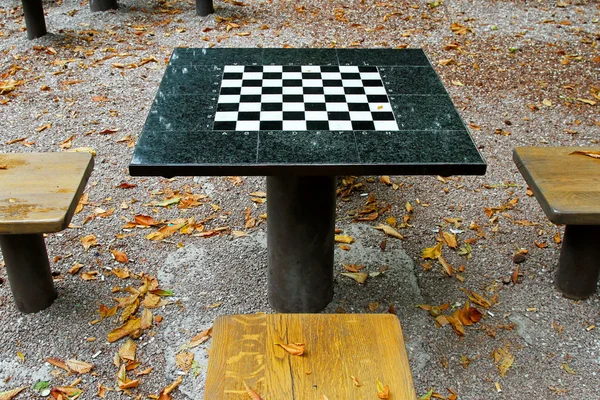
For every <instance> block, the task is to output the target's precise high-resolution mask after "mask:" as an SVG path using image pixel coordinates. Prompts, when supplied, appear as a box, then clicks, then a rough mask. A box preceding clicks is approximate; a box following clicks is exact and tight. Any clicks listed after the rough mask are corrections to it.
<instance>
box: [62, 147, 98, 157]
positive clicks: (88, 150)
mask: <svg viewBox="0 0 600 400" xmlns="http://www.w3.org/2000/svg"><path fill="white" fill-rule="evenodd" d="M67 151H68V152H69V153H90V154H91V155H93V156H95V155H96V150H94V149H93V148H92V147H77V148H76V149H69V150H67Z"/></svg>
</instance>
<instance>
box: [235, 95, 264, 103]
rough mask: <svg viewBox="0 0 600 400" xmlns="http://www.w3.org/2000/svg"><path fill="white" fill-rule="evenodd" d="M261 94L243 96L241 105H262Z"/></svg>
mask: <svg viewBox="0 0 600 400" xmlns="http://www.w3.org/2000/svg"><path fill="white" fill-rule="evenodd" d="M260 100H261V95H260V94H243V95H241V96H240V103H260Z"/></svg>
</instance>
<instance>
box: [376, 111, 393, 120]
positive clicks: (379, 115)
mask: <svg viewBox="0 0 600 400" xmlns="http://www.w3.org/2000/svg"><path fill="white" fill-rule="evenodd" d="M371 115H372V116H373V121H393V120H394V114H393V113H391V112H389V111H373V112H371Z"/></svg>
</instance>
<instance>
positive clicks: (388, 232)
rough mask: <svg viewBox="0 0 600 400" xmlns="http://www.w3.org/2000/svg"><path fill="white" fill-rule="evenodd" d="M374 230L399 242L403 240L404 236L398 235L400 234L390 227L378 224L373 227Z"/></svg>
mask: <svg viewBox="0 0 600 400" xmlns="http://www.w3.org/2000/svg"><path fill="white" fill-rule="evenodd" d="M374 228H375V229H378V230H380V231H383V232H384V233H385V234H386V235H388V236H391V237H395V238H397V239H400V240H402V239H404V236H402V234H400V232H398V231H397V230H395V229H394V228H392V227H391V226H388V225H384V224H379V225H377V226H375V227H374Z"/></svg>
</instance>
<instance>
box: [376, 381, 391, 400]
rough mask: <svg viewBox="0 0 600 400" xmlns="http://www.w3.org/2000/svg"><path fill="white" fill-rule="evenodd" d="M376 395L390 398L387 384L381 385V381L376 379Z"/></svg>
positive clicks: (381, 397)
mask: <svg viewBox="0 0 600 400" xmlns="http://www.w3.org/2000/svg"><path fill="white" fill-rule="evenodd" d="M377 397H379V398H380V399H389V398H390V388H389V387H388V385H385V386H383V383H381V382H380V381H379V379H377Z"/></svg>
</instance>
